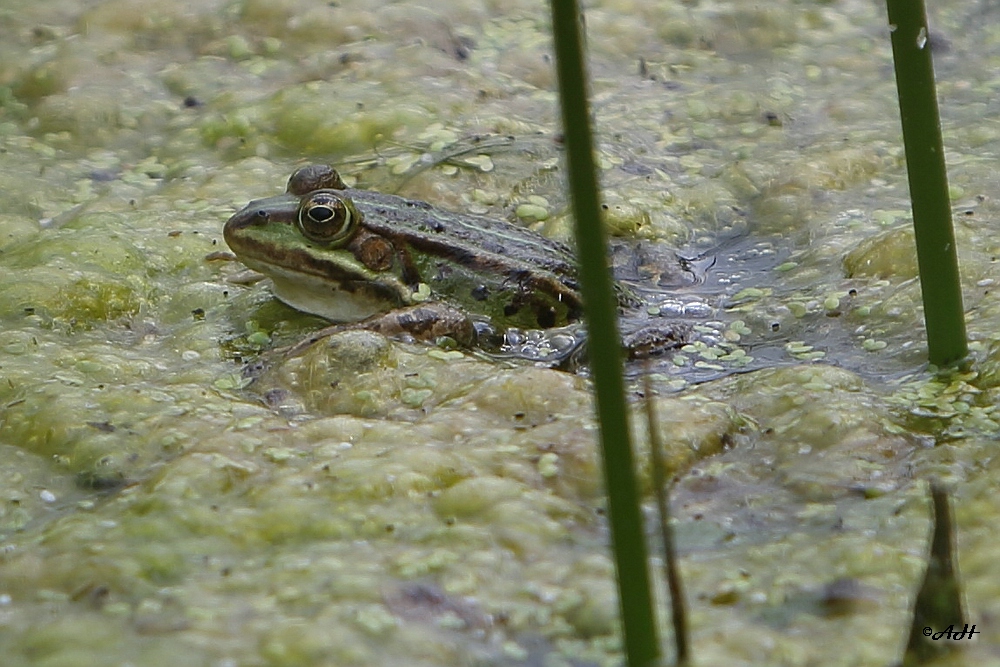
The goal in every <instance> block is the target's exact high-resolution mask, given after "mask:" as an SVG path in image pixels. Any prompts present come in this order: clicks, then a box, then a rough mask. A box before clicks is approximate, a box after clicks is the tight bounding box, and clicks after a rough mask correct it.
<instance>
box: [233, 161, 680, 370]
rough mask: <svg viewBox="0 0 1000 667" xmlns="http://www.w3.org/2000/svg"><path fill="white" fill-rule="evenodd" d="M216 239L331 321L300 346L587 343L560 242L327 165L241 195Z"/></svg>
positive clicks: (657, 341)
mask: <svg viewBox="0 0 1000 667" xmlns="http://www.w3.org/2000/svg"><path fill="white" fill-rule="evenodd" d="M223 236H224V238H225V241H226V243H227V244H228V246H229V248H230V249H231V250H232V251H233V253H234V254H235V256H236V257H237V258H238V259H239V260H240V261H241V262H242V263H243V264H244V265H246V266H247V267H248V268H250V269H252V270H254V271H257V272H259V273H260V274H263V275H264V276H266V277H268V278H270V280H271V283H272V290H273V294H274V296H275V297H277V298H278V299H279V300H281V301H283V302H284V303H286V304H287V305H289V306H291V307H292V308H295V309H296V310H299V311H302V312H306V313H311V314H314V315H318V316H320V317H322V318H324V319H327V320H329V321H330V322H332V323H333V325H332V326H331V327H328V328H327V329H324V330H322V331H321V332H317V334H315V335H313V336H311V337H310V338H309V339H307V341H303V343H301V344H300V345H299V346H296V349H303V348H304V347H305V346H306V345H308V344H310V343H312V342H315V341H316V340H319V339H320V338H322V337H324V336H327V335H330V334H332V333H335V332H336V331H341V330H344V329H348V328H363V329H369V330H372V331H376V332H379V333H384V334H386V335H397V334H405V335H409V336H412V337H414V338H418V339H423V340H428V339H431V340H435V339H436V340H439V339H441V338H442V337H444V338H449V339H451V340H454V341H457V343H458V344H460V345H462V346H476V345H479V346H481V347H484V348H487V347H488V348H490V349H492V351H493V352H495V353H497V354H498V355H500V354H503V353H504V352H507V353H510V351H511V349H512V345H511V344H510V343H511V341H512V340H515V341H516V340H523V339H524V338H525V337H526V336H528V337H530V334H528V333H525V332H539V331H542V332H545V331H559V332H561V334H562V337H561V338H560V337H559V336H554V337H551V338H550V339H549V340H555V341H558V344H556V345H555V346H554V347H555V349H554V352H551V353H552V354H553V356H554V357H556V358H565V357H566V356H567V355H569V354H571V353H573V352H575V351H576V350H577V349H578V348H579V347H580V346H581V345H582V341H583V340H585V335H584V334H583V333H582V327H581V326H580V322H581V318H582V315H583V298H582V296H581V294H580V286H579V274H578V267H577V262H576V257H575V254H574V252H573V250H572V249H571V248H570V247H569V246H568V245H566V244H564V243H562V242H560V241H558V240H555V239H551V238H548V237H546V236H543V235H542V234H540V233H538V232H535V231H533V230H531V229H528V228H526V227H523V226H520V225H518V224H515V223H513V222H509V221H507V220H503V219H500V218H494V217H489V216H484V215H477V214H471V213H456V212H451V211H446V210H442V209H440V208H436V207H434V206H432V205H430V204H428V203H426V202H423V201H419V200H415V199H408V198H405V197H401V196H398V195H392V194H383V193H380V192H376V191H372V190H366V189H360V188H351V187H348V186H347V185H346V184H345V182H344V180H343V178H342V177H341V176H340V174H339V172H338V171H337V170H336V169H335V168H334V167H332V166H330V165H323V164H311V165H306V166H303V167H300V168H299V169H297V170H295V172H294V173H293V174H292V175H291V177H290V178H289V180H288V183H287V186H286V188H285V192H284V193H283V194H280V195H276V196H272V197H267V198H263V199H256V200H253V201H251V202H250V203H248V204H247V205H246V206H245V207H243V208H242V209H240V210H239V211H237V212H236V213H235V214H234V215H233V216H232V217H230V218H229V220H227V221H226V223H225V225H224V227H223ZM616 294H617V296H618V302H619V307H620V308H622V309H636V308H639V307H641V302H640V300H639V299H638V297H637V296H636V295H635V293H634V292H633V291H632V290H630V289H628V288H627V287H626V286H623V285H618V286H617V288H616ZM684 335H685V332H684V331H683V330H682V328H681V327H667V328H666V329H656V328H650V327H643V328H641V329H640V330H639V331H637V332H633V335H632V337H631V339H632V340H633V341H635V342H634V345H633V351H634V350H646V351H648V350H657V351H662V350H663V349H669V348H672V347H676V346H679V345H682V344H683V343H684V342H685V338H684ZM487 340H492V341H493V342H492V343H491V344H489V345H488V344H487V343H486V341H487ZM497 341H499V342H497ZM505 346H506V347H505ZM515 356H516V355H515Z"/></svg>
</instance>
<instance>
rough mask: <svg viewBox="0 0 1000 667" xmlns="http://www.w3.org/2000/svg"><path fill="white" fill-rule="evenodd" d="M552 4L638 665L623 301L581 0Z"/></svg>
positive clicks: (648, 659) (631, 657)
mask: <svg viewBox="0 0 1000 667" xmlns="http://www.w3.org/2000/svg"><path fill="white" fill-rule="evenodd" d="M551 4H552V24H553V33H554V36H555V51H556V70H557V73H558V78H559V97H560V104H561V106H562V118H563V133H564V136H565V142H566V153H567V163H568V166H569V167H568V168H569V189H570V196H571V200H572V205H573V214H574V217H575V219H576V239H577V249H578V253H579V259H580V283H581V292H582V294H583V301H584V304H585V312H584V316H585V318H586V321H587V328H588V331H589V337H590V340H589V349H590V351H591V352H590V367H591V372H592V374H593V378H594V386H595V393H596V400H597V412H598V418H599V422H600V435H601V447H602V454H603V466H604V480H605V484H606V486H607V493H608V519H609V522H610V527H611V543H612V547H613V551H614V560H615V570H616V573H617V578H618V596H619V609H620V611H621V621H622V637H623V642H624V648H625V656H626V658H627V660H628V664H629V665H630V667H645V666H646V665H649V664H651V663H652V662H653V661H654V660H656V659H657V658H658V657H659V654H660V647H659V641H658V639H657V633H656V620H655V616H654V607H653V596H652V589H651V586H650V578H649V570H648V559H647V552H646V542H645V536H644V533H643V523H642V514H641V512H640V508H639V494H638V488H637V487H638V485H637V483H636V479H635V468H634V465H633V454H632V444H631V438H630V434H629V423H628V416H627V413H626V403H625V393H624V382H623V380H622V355H621V341H620V338H619V335H618V329H617V322H616V319H617V317H616V312H617V301H616V299H615V294H614V288H613V285H612V281H611V276H610V275H609V273H608V262H607V242H606V240H605V238H604V232H603V229H602V227H601V218H600V210H601V207H600V202H599V199H600V198H599V195H598V190H597V179H596V176H595V173H594V155H593V138H592V136H591V129H590V112H589V105H588V103H587V92H586V78H585V73H584V64H583V49H582V47H581V31H580V19H581V16H580V13H579V10H578V8H577V4H576V1H575V0H551Z"/></svg>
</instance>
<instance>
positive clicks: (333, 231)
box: [298, 190, 361, 247]
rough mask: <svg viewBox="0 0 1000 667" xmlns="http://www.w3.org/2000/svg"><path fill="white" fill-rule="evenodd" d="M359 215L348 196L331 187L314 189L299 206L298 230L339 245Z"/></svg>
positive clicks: (353, 229) (318, 240) (347, 238)
mask: <svg viewBox="0 0 1000 667" xmlns="http://www.w3.org/2000/svg"><path fill="white" fill-rule="evenodd" d="M360 223H361V214H360V213H358V210H357V209H356V208H354V204H353V203H352V202H351V200H350V199H348V198H347V197H345V196H344V195H342V194H339V193H338V192H336V191H334V190H316V191H315V192H311V193H309V195H308V196H307V197H304V198H303V199H302V203H301V204H300V205H299V217H298V225H299V230H301V231H302V234H303V235H305V237H306V238H307V239H309V240H310V241H315V242H316V243H321V244H323V245H325V246H336V247H339V246H342V245H344V244H345V243H347V242H348V241H350V240H351V237H352V236H354V232H356V231H357V230H358V225H359V224H360Z"/></svg>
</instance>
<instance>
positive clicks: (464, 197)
mask: <svg viewBox="0 0 1000 667" xmlns="http://www.w3.org/2000/svg"><path fill="white" fill-rule="evenodd" d="M586 9H587V13H586V26H587V31H588V48H589V50H590V74H591V76H592V79H593V82H592V90H591V92H592V95H593V106H594V113H595V124H596V130H597V132H598V135H599V149H598V162H599V164H600V167H601V179H602V186H603V188H604V193H603V196H604V201H605V203H606V204H607V220H608V224H609V226H610V229H611V230H612V233H613V234H615V235H616V236H617V237H619V238H620V239H622V240H626V241H628V242H629V243H632V244H635V243H640V244H642V245H643V247H645V248H647V249H649V250H648V251H649V252H651V253H653V254H655V255H657V256H660V257H667V258H672V257H675V255H680V256H682V257H687V258H710V260H711V261H705V262H703V263H702V264H699V266H700V267H701V269H702V270H703V273H702V278H703V280H701V281H700V282H698V283H697V284H693V285H686V286H681V287H677V286H670V287H664V288H658V289H656V290H654V291H653V294H654V295H655V298H656V299H657V301H656V305H657V306H658V307H659V310H658V312H659V314H661V315H669V316H670V317H671V318H673V319H685V320H686V321H688V323H689V324H691V326H693V327H694V328H695V330H696V331H697V332H698V333H699V334H701V336H700V337H696V340H694V341H693V342H692V343H691V344H690V345H688V346H686V347H685V348H683V349H680V350H677V351H675V352H673V353H671V354H669V355H666V356H664V357H662V358H660V359H658V360H657V364H656V367H655V369H654V370H655V377H654V381H655V385H656V387H657V390H658V392H659V397H658V398H657V407H658V412H659V415H660V423H659V424H657V428H658V429H659V430H660V431H661V432H662V435H663V439H664V442H665V448H666V449H665V461H666V463H665V465H667V466H668V468H669V469H668V470H667V471H666V472H667V474H668V475H670V476H672V477H673V478H674V479H675V480H676V486H675V490H674V498H673V500H674V513H675V519H676V530H677V534H678V538H677V539H678V547H679V551H680V556H681V571H682V575H683V576H684V579H685V585H686V589H687V593H688V596H689V605H690V615H691V618H690V622H691V625H692V635H693V636H692V641H693V650H694V656H695V661H696V663H697V664H734V665H757V664H768V665H858V664H864V665H869V664H871V665H888V664H891V663H892V662H893V661H894V660H896V659H898V657H899V653H900V650H901V648H902V646H903V644H904V642H905V639H906V636H907V632H908V622H909V611H908V610H909V607H910V605H911V604H912V601H913V598H914V596H915V593H916V590H917V586H918V585H919V582H920V580H921V577H922V573H923V568H924V566H925V562H926V550H927V542H928V527H929V511H930V510H929V503H928V499H927V493H926V480H928V479H930V478H932V477H934V478H937V479H940V480H941V481H942V482H943V483H944V484H945V486H946V487H947V488H948V489H949V490H950V491H951V493H952V498H953V503H954V507H955V515H956V525H957V531H958V545H959V552H960V554H959V567H960V569H961V572H962V576H963V579H964V583H965V587H966V596H967V604H968V610H969V615H970V618H971V621H972V622H974V623H976V624H977V629H978V631H979V632H981V633H982V634H980V635H978V636H977V637H976V639H975V640H974V641H972V642H967V646H966V648H967V652H966V654H965V655H964V659H968V660H975V661H976V662H977V664H994V663H996V664H1000V662H998V660H997V658H996V656H997V655H998V654H1000V649H998V647H1000V625H998V622H997V618H998V617H1000V570H998V568H997V567H996V563H995V558H994V553H995V539H994V538H995V534H996V530H997V528H998V527H1000V493H997V487H998V485H1000V467H998V466H1000V457H998V456H997V454H996V452H995V449H996V441H997V435H998V433H1000V414H998V400H997V399H995V398H994V396H997V395H998V391H1000V390H998V388H997V387H998V386H1000V343H998V342H997V341H1000V333H997V332H998V331H1000V301H998V299H997V298H996V296H995V294H996V290H995V281H996V280H997V275H996V272H997V269H996V267H995V264H996V261H997V259H996V258H997V257H998V256H1000V247H998V245H1000V241H998V239H1000V236H998V235H997V234H996V227H997V225H998V224H1000V222H998V221H1000V210H998V208H1000V207H998V205H997V203H996V196H997V192H996V190H997V183H998V181H1000V179H998V176H1000V174H998V168H997V166H996V165H997V164H1000V162H998V157H1000V122H998V118H1000V115H998V111H1000V107H998V104H1000V102H998V101H997V100H998V99H1000V96H998V94H997V92H998V91H997V88H998V87H1000V78H998V76H997V72H1000V20H998V19H1000V6H998V5H997V4H996V3H994V2H988V1H986V0H982V1H980V2H975V3H959V2H954V1H951V0H948V1H946V2H942V3H938V4H937V5H936V6H935V7H934V8H932V16H931V25H932V30H931V44H932V48H933V49H934V53H935V66H936V70H937V75H938V79H939V84H938V85H939V96H940V100H941V112H942V119H943V126H944V127H943V131H944V140H945V147H946V152H947V160H948V165H949V175H950V180H951V189H952V195H953V202H954V207H955V208H954V211H955V224H956V235H957V242H958V249H959V257H960V262H961V266H962V272H963V287H964V292H965V307H966V311H967V313H968V327H969V335H970V340H971V348H972V356H973V362H972V364H971V366H970V367H969V368H967V369H964V370H962V371H954V372H949V373H939V372H938V371H937V369H933V368H928V367H927V364H926V346H925V342H924V336H923V324H922V313H921V309H920V294H919V284H918V283H917V281H916V266H915V260H914V251H913V246H912V233H911V232H910V231H909V225H910V219H909V204H908V200H907V191H906V173H905V167H904V162H903V154H902V145H901V134H900V129H899V121H898V114H897V107H896V101H895V87H894V80H893V74H892V63H891V54H890V47H889V37H888V28H887V21H886V18H885V14H884V9H883V8H882V7H881V6H880V5H878V4H877V3H868V2H860V1H857V0H842V1H838V2H785V1H779V2H772V3H769V4H758V5H752V6H751V5H747V4H746V3H742V2H728V1H722V0H719V1H715V2H712V1H704V0H691V1H689V2H681V3H650V2H632V1H629V0H604V1H598V2H592V3H588V6H587V8H586ZM0 34H2V35H3V38H2V39H0V193H2V197H0V275H2V276H3V277H2V279H0V653H2V654H3V655H4V656H5V658H4V664H5V665H12V666H19V665H92V664H97V663H98V662H100V663H106V664H120V665H125V664H132V665H159V664H187V665H206V666H213V667H222V666H228V665H241V666H242V665H275V666H278V665H281V666H285V665H288V666H292V665H388V664H409V665H455V664H469V665H473V664H474V665H614V664H620V662H621V654H620V641H619V636H618V630H617V606H616V605H617V602H616V594H615V585H614V578H613V577H614V572H613V565H612V561H611V560H610V558H609V556H608V553H607V526H606V521H605V517H604V500H603V494H602V490H601V481H600V461H599V459H598V453H597V447H596V438H595V435H596V426H595V424H594V421H593V418H592V408H593V406H592V402H591V398H590V393H589V386H588V380H587V378H586V376H585V374H578V375H574V374H570V373H565V372H561V371H558V370H551V369H547V368H535V367H532V366H530V365H527V364H506V363H499V362H497V361H494V360H488V359H483V358H481V357H480V356H477V355H474V354H467V353H462V352H458V351H454V350H444V349H439V348H436V347H432V346H428V345H421V344H403V343H399V342H394V341H389V340H387V339H385V338H382V337H380V336H376V335H374V334H370V333H366V332H349V333H347V334H343V335H340V336H338V337H335V338H333V339H331V340H330V341H328V342H324V344H322V345H318V346H314V347H313V348H311V349H310V350H309V351H308V352H307V353H306V354H304V355H302V356H300V357H296V358H294V359H289V360H284V361H282V362H279V363H277V364H274V365H273V366H272V367H270V368H269V369H268V371H267V373H266V374H265V375H263V376H262V377H261V379H260V380H259V381H258V382H257V383H255V384H254V385H252V386H248V385H247V380H246V376H245V374H244V372H243V370H244V365H245V364H246V363H247V362H252V361H253V360H254V359H255V358H256V356H257V354H258V353H260V352H262V351H264V350H267V349H270V348H272V347H274V346H277V345H280V344H288V343H293V342H295V341H296V340H298V339H300V338H301V337H303V336H304V335H306V334H307V333H308V332H310V331H313V330H315V329H317V328H319V327H321V326H322V325H323V322H322V321H320V320H318V319H317V318H314V317H309V316H306V315H302V314H299V313H296V312H295V311H293V310H291V309H290V308H288V307H286V306H284V305H282V304H281V303H280V302H277V301H276V300H275V299H274V298H273V297H272V295H271V292H270V288H269V286H268V283H267V282H266V281H264V282H259V283H255V284H251V285H247V284H245V283H244V282H242V281H241V280H239V278H240V274H241V272H242V270H243V267H242V266H240V265H239V263H238V262H236V261H234V260H233V258H232V257H231V256H230V255H228V254H227V249H226V247H225V244H224V242H223V239H222V234H221V231H222V224H223V223H224V222H225V220H226V219H227V218H228V217H229V216H230V215H231V214H232V213H233V212H234V211H235V210H237V209H238V208H240V207H242V206H243V205H244V204H246V202H247V201H249V200H250V199H256V198H260V197H265V196H269V195H271V194H277V193H279V192H281V190H282V188H283V186H284V183H285V180H286V179H287V177H288V175H289V174H290V173H291V172H292V171H293V169H294V168H295V167H296V166H299V165H301V164H303V163H305V162H329V163H332V164H335V165H337V166H338V168H340V169H341V171H342V172H343V173H344V175H345V176H346V177H347V178H348V179H349V180H350V181H351V182H352V183H353V184H355V185H356V186H357V187H365V188H371V189H376V190H380V191H383V192H399V193H401V194H405V195H407V196H410V197H414V198H418V199H422V200H424V201H427V202H430V203H432V204H433V205H435V206H438V207H441V208H445V209H449V210H455V211H466V212H475V213H483V214H489V215H494V216H498V217H504V218H507V219H509V220H512V221H517V222H519V223H521V224H525V225H529V226H531V227H532V228H534V229H537V230H538V231H541V232H543V233H545V234H548V235H551V236H554V237H557V238H562V239H567V238H568V236H569V228H570V224H569V223H570V220H569V218H568V213H567V203H566V200H565V195H564V194H563V191H562V185H563V183H562V165H561V162H560V160H561V146H560V141H559V136H558V134H559V133H558V128H557V127H556V124H557V119H558V113H557V107H556V102H557V100H556V93H555V79H554V71H553V68H552V62H551V42H550V37H549V28H548V15H547V14H546V12H545V8H544V6H543V5H542V4H541V3H533V2H531V3H529V2H519V1H517V0H515V2H508V3H493V2H488V1H477V0H466V1H465V2H461V3H459V2H454V3H448V4H447V6H443V5H442V4H441V3H429V2H427V3H423V4H421V3H420V2H394V3H393V2H381V1H379V0H376V1H374V2H364V3H362V2H355V1H354V0H344V1H343V2H338V3H327V2H318V1H314V0H277V1H273V0H271V1H264V0H233V1H222V0H210V1H208V2H199V3H195V2H182V1H176V2H162V1H160V2H152V1H151V0H105V1H100V0H92V1H84V0H78V1H74V2H70V1H68V0H51V1H50V2H46V3H34V4H29V5H25V4H23V3H15V2H13V1H11V0H0ZM736 371H739V372H736ZM636 412H637V414H638V413H639V409H638V408H637V409H636ZM646 430H647V429H646V426H645V425H644V424H643V423H642V420H641V419H636V421H635V431H636V433H637V434H638V435H639V436H640V437H644V436H645V433H646ZM638 458H639V464H640V467H641V470H640V475H641V478H642V480H643V484H644V488H645V489H646V491H647V495H646V501H647V505H646V509H647V511H648V512H649V513H650V516H649V518H650V524H649V525H650V528H651V534H652V526H653V525H654V523H655V522H654V518H653V515H652V507H653V503H652V498H651V496H650V495H649V493H648V491H649V478H650V474H649V465H650V464H649V457H648V455H647V454H646V453H645V447H643V448H642V452H640V454H639V457H638ZM655 551H656V549H654V553H655ZM656 576H657V577H658V576H659V573H658V571H657V573H656ZM667 635H668V633H667V632H666V630H665V631H664V636H667ZM847 637H849V638H850V640H849V641H845V638H847ZM991 661H992V662H991ZM955 664H959V658H955Z"/></svg>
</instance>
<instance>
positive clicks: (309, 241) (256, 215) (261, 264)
mask: <svg viewBox="0 0 1000 667" xmlns="http://www.w3.org/2000/svg"><path fill="white" fill-rule="evenodd" d="M322 169H326V170H327V171H326V172H323V171H322ZM330 172H332V175H331V173H330ZM316 186H320V187H316ZM338 186H339V187H338ZM343 187H344V186H343V183H342V182H341V181H340V176H339V175H338V174H337V172H336V171H334V170H333V169H331V168H329V167H325V168H321V167H318V166H310V167H303V168H302V169H299V170H298V171H296V172H295V173H294V174H292V177H291V178H290V179H289V182H288V189H287V191H286V192H285V194H282V195H278V196H276V197H269V198H267V199H257V200H254V201H252V202H250V203H249V204H247V205H246V206H245V207H244V208H243V209H242V210H240V211H238V212H237V213H236V214H235V215H233V217H231V218H230V219H229V220H227V221H226V224H225V227H224V228H223V236H224V237H225V239H226V243H227V244H228V245H229V247H230V249H231V250H232V251H233V252H234V253H236V256H237V257H239V259H240V260H241V261H242V262H243V263H244V264H246V265H247V266H248V267H250V268H251V269H254V270H255V271H259V272H261V273H263V274H264V275H266V276H268V277H269V278H271V280H272V281H273V282H274V294H275V296H277V297H278V298H279V299H281V300H282V301H284V302H285V303H287V304H288V305H290V306H292V307H293V308H296V309H298V310H302V311H305V312H308V313H313V314H316V315H320V316H321V317H325V318H327V319H329V320H332V321H334V322H353V321H357V320H362V319H364V318H366V317H370V316H371V315H375V314H377V313H382V312H386V311H388V310H391V309H393V308H396V307H399V306H401V305H406V304H408V303H410V302H411V298H412V290H411V289H410V288H408V287H407V286H406V285H405V284H404V283H403V281H402V280H401V279H400V276H399V275H398V273H399V271H398V268H397V266H396V265H397V264H398V263H399V262H398V261H397V258H396V251H395V249H394V247H393V245H392V243H391V241H390V240H387V239H384V238H381V237H378V236H376V235H374V234H371V233H370V232H367V231H366V230H364V229H363V225H362V222H363V216H362V215H361V213H360V212H359V211H358V209H357V208H356V207H355V205H354V202H353V201H352V200H351V198H350V196H349V195H348V194H347V191H346V190H344V189H343Z"/></svg>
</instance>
